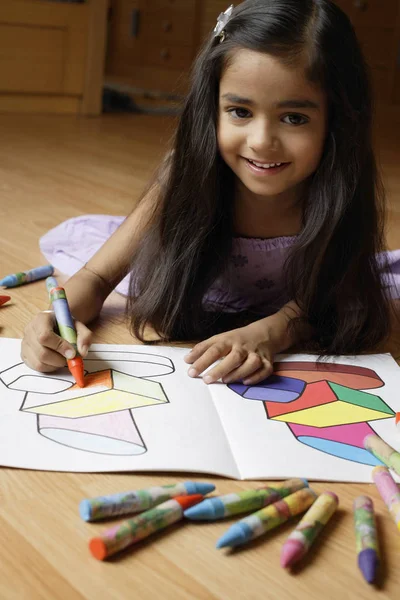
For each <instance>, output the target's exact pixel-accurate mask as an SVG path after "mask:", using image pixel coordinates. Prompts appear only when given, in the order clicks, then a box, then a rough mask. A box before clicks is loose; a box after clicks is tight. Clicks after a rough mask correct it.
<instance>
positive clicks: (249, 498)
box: [184, 477, 308, 521]
mask: <svg viewBox="0 0 400 600" xmlns="http://www.w3.org/2000/svg"><path fill="white" fill-rule="evenodd" d="M305 487H308V482H307V480H306V479H300V478H297V477H296V478H293V479H288V480H287V481H283V482H281V483H277V484H271V485H269V486H263V487H261V488H257V489H251V490H244V491H240V492H234V493H231V494H225V495H224V496H217V497H214V498H207V499H205V500H203V502H200V504H196V505H195V506H191V507H190V508H188V509H187V510H185V512H184V515H185V517H187V518H188V519H193V520H195V521H215V520H217V519H224V518H226V517H232V516H234V515H237V514H240V513H244V512H254V511H256V510H259V509H260V508H263V507H264V506H268V504H273V503H274V502H277V501H278V500H280V499H281V498H285V497H286V496H290V494H293V493H294V492H297V490H301V489H302V488H305Z"/></svg>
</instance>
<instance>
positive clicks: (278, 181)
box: [218, 49, 327, 203]
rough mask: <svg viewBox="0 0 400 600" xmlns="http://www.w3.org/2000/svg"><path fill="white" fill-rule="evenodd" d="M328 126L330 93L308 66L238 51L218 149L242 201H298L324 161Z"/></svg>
mask: <svg viewBox="0 0 400 600" xmlns="http://www.w3.org/2000/svg"><path fill="white" fill-rule="evenodd" d="M326 122H327V102H326V97H325V93H324V92H323V91H322V90H321V89H320V88H318V87H316V86H314V85H312V83H310V82H309V81H308V80H307V79H306V76H305V70H304V66H302V65H301V64H300V63H299V64H298V65H297V66H293V65H292V66H290V67H289V66H286V65H285V64H284V63H283V62H282V61H281V60H280V59H278V58H275V57H274V56H271V55H269V54H264V53H260V52H255V51H253V50H247V49H241V50H238V51H236V52H235V54H234V56H233V57H232V58H231V60H230V62H229V64H228V66H227V68H226V69H225V71H224V72H223V74H222V77H221V80H220V90H219V116H218V146H219V151H220V153H221V156H222V158H223V159H224V161H225V162H226V163H227V165H228V166H229V167H230V168H231V169H232V171H233V172H234V173H235V175H236V176H237V178H238V183H239V188H238V189H239V198H240V194H245V195H246V197H248V195H249V193H250V195H251V196H253V195H255V196H256V197H257V199H258V197H261V198H265V199H270V200H279V201H280V202H286V201H288V202H289V203H292V202H295V201H297V200H298V199H299V198H300V195H301V191H302V189H303V185H302V184H303V183H304V182H305V181H306V180H307V178H309V177H310V175H312V174H313V173H314V172H315V170H316V169H317V167H318V164H319V162H320V160H321V156H322V152H323V148H324V142H325V137H326ZM277 164H278V166H274V167H270V168H268V166H270V165H277Z"/></svg>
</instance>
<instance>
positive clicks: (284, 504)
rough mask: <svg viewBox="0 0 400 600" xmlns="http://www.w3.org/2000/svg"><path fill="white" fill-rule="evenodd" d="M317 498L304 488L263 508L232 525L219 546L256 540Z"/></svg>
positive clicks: (310, 490)
mask: <svg viewBox="0 0 400 600" xmlns="http://www.w3.org/2000/svg"><path fill="white" fill-rule="evenodd" d="M316 498H317V494H316V493H315V492H314V491H313V490H312V489H311V488H304V489H302V490H298V491H297V492H295V493H294V494H291V495H290V496H287V497H286V498H282V499H281V500H278V502H275V503H274V504H270V505H269V506H266V507H265V508H262V509H261V510H259V511H257V512H255V513H253V514H252V515H249V516H248V517H245V518H244V519H241V521H238V522H237V523H235V524H234V525H232V527H230V529H228V531H227V532H226V533H225V534H224V535H223V536H222V537H221V538H220V539H219V540H218V542H217V548H224V547H225V546H231V547H235V546H240V545H242V544H246V543H247V542H250V541H251V540H254V539H255V538H257V537H259V536H260V535H263V534H264V533H266V532H267V531H270V530H271V529H274V528H275V527H278V526H279V525H281V524H282V523H285V521H288V520H289V519H290V518H291V517H294V516H295V515H299V514H300V513H302V512H304V511H305V510H307V508H309V507H310V506H311V504H313V503H314V502H315V499H316Z"/></svg>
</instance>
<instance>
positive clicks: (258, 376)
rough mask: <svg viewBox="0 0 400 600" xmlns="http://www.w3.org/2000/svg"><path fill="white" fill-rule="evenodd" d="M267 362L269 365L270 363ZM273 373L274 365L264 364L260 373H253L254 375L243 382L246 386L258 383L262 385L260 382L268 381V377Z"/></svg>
mask: <svg viewBox="0 0 400 600" xmlns="http://www.w3.org/2000/svg"><path fill="white" fill-rule="evenodd" d="M266 362H267V363H268V361H266ZM272 372H273V367H272V363H268V364H264V365H263V366H262V367H261V368H260V369H259V370H258V371H256V372H255V373H252V375H250V376H249V377H246V378H245V379H244V380H243V383H244V384H245V385H256V384H257V383H260V381H263V380H264V379H267V377H269V376H270V375H271V374H272Z"/></svg>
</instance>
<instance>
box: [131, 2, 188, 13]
mask: <svg viewBox="0 0 400 600" xmlns="http://www.w3.org/2000/svg"><path fill="white" fill-rule="evenodd" d="M196 1H197V0H140V6H141V8H145V9H146V10H148V11H149V12H153V13H154V12H157V11H159V10H175V11H179V12H183V13H191V14H193V13H195V11H196Z"/></svg>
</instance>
